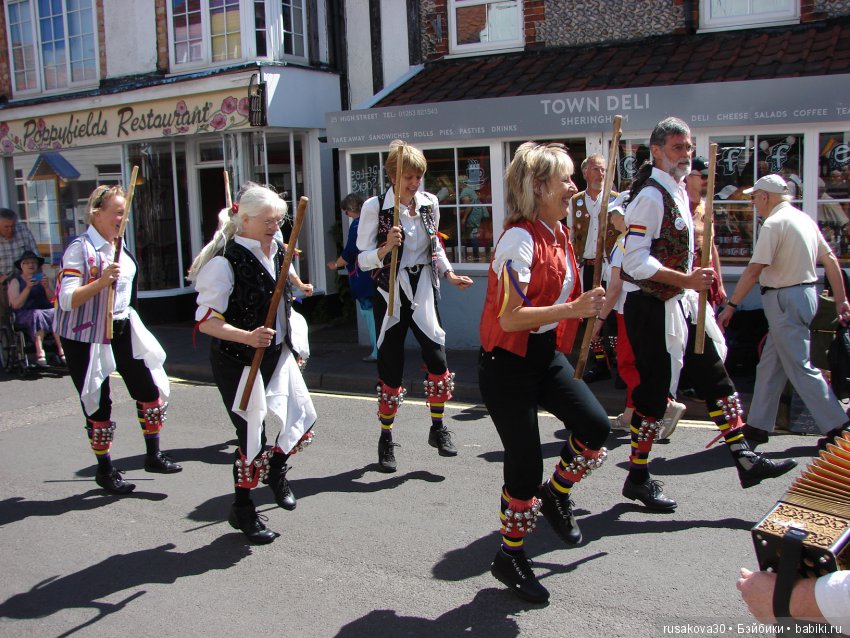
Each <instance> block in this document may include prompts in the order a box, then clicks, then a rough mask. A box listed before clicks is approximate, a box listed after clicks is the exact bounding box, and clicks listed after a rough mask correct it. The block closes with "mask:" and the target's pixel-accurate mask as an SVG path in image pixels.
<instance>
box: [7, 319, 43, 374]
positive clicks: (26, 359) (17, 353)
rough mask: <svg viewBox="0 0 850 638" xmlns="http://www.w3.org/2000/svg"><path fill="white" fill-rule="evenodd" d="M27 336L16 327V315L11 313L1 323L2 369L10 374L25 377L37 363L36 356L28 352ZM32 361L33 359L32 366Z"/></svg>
mask: <svg viewBox="0 0 850 638" xmlns="http://www.w3.org/2000/svg"><path fill="white" fill-rule="evenodd" d="M28 341H29V340H28V339H27V336H26V335H25V334H24V331H23V330H21V329H20V328H18V327H17V326H15V318H14V315H13V314H12V313H11V312H10V313H9V314H8V315H7V316H6V318H5V319H3V320H2V322H0V368H2V369H3V370H4V371H5V372H8V373H9V374H20V375H25V374H28V373H29V370H30V368H31V366H32V364H34V363H35V360H34V355H30V354H29V352H28V351H27V342H28ZM30 359H33V361H32V364H31V362H30Z"/></svg>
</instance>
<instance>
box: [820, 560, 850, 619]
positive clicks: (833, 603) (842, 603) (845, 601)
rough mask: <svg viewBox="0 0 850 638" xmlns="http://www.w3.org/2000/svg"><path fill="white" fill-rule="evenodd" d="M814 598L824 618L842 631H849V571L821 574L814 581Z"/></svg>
mask: <svg viewBox="0 0 850 638" xmlns="http://www.w3.org/2000/svg"><path fill="white" fill-rule="evenodd" d="M815 600H816V601H817V604H818V609H820V612H821V613H822V614H823V617H824V618H826V620H827V621H828V622H829V623H830V624H832V625H835V626H836V627H841V628H842V629H843V631H844V633H847V632H848V631H850V571H847V570H844V571H838V572H833V573H831V574H827V575H826V576H821V577H820V578H818V579H817V582H816V583H815Z"/></svg>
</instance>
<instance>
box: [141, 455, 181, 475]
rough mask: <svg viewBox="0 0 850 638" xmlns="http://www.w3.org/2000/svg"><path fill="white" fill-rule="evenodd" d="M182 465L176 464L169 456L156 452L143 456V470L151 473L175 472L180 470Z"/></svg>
mask: <svg viewBox="0 0 850 638" xmlns="http://www.w3.org/2000/svg"><path fill="white" fill-rule="evenodd" d="M182 471H183V466H182V465H177V463H175V462H174V461H173V460H172V459H171V457H170V456H168V455H167V454H163V453H162V452H157V453H156V454H148V455H147V456H145V472H152V473H153V474H177V472H182Z"/></svg>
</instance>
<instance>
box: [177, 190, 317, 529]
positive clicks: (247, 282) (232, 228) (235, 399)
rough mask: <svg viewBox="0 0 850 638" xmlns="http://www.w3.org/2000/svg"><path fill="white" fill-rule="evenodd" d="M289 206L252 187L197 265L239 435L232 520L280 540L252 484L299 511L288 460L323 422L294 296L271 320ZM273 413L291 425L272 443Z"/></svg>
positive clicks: (203, 316)
mask: <svg viewBox="0 0 850 638" xmlns="http://www.w3.org/2000/svg"><path fill="white" fill-rule="evenodd" d="M287 210H288V207H287V205H286V202H285V201H284V200H283V199H281V198H280V197H279V196H278V194H277V193H275V192H274V191H272V190H271V189H269V188H267V187H265V186H259V185H257V184H247V185H245V186H244V187H243V188H242V190H241V194H240V195H239V196H238V201H236V202H234V203H233V206H232V208H230V209H224V210H222V211H221V212H220V213H219V222H220V223H219V228H218V230H217V231H216V234H215V236H214V237H213V239H212V241H210V243H208V244H207V245H206V246H205V247H204V248H203V250H202V251H201V253H200V254H199V255H198V256H197V257H196V258H195V261H194V262H193V263H192V267H191V269H190V270H189V279H190V280H193V281H194V282H195V288H196V290H197V291H198V310H197V313H196V315H195V316H196V319H197V321H198V329H199V330H200V331H201V332H203V333H205V334H208V335H210V336H211V337H212V343H211V348H210V362H211V364H212V370H213V378H214V379H215V382H216V385H217V386H218V389H219V392H220V393H221V398H222V400H223V401H224V407H225V408H226V409H227V413H228V415H229V416H230V420H231V422H232V423H233V426H234V427H235V428H236V437H237V439H238V441H239V448H238V449H237V450H236V454H235V456H236V458H235V463H234V468H233V478H234V481H235V497H234V502H233V506H232V507H231V510H230V516H229V519H228V522H229V523H230V525H231V527H233V528H234V529H238V530H240V531H241V532H242V533H243V534H245V536H247V537H248V539H249V540H250V541H251V542H253V543H258V544H265V543H271V542H272V541H274V539H275V538H277V537H278V536H279V534H278V533H277V532H274V531H272V530H270V529H268V528H267V527H266V526H265V524H264V523H263V521H262V520H261V518H260V515H259V514H257V510H256V508H255V507H254V502H253V501H252V500H251V490H252V489H254V488H255V487H257V485H258V483H259V482H260V481H262V482H264V483H268V484H269V485H270V486H271V489H272V492H273V494H274V497H275V501H276V502H277V504H278V505H280V507H282V508H284V509H286V510H293V509H295V507H296V500H295V495H294V494H293V493H292V489H291V487H290V485H289V481H287V479H286V473H287V471H288V470H289V467H288V465H287V460H288V459H289V457H290V456H291V455H292V454H295V453H296V452H299V451H301V450H302V449H303V448H304V447H305V446H306V445H308V444H309V443H310V441H311V439H312V436H313V431H312V427H313V425H314V423H315V421H316V410H315V408H314V407H313V402H312V400H311V399H310V394H309V392H308V391H307V386H306V385H305V384H304V378H303V377H302V376H301V371H300V370H299V369H298V364H297V362H296V355H294V354H293V353H294V349H293V345H292V340H291V329H290V325H289V312H290V304H291V301H290V295H289V294H286V295H284V297H283V300H282V302H281V304H280V307H279V308H278V311H277V319H276V325H275V329H271V328H265V327H264V326H263V322H264V321H265V318H266V315H267V314H268V310H269V304H270V303H271V298H272V295H273V294H274V289H275V285H276V282H277V278H278V276H279V273H280V266H281V263H282V262H283V246H282V245H281V244H280V243H278V242H277V241H275V233H276V232H277V231H278V228H279V227H280V225H281V224H282V223H283V222H284V220H285V218H286V213H287ZM261 347H262V348H265V351H264V354H263V359H262V363H261V364H260V369H259V372H260V374H259V375H258V377H257V379H256V381H255V383H254V386H253V388H252V393H251V398H250V400H249V402H248V407H247V409H246V410H244V411H243V410H240V409H239V401H240V399H241V397H242V392H243V388H244V386H245V380H246V378H247V375H248V370H249V369H250V366H251V360H252V359H253V357H254V351H255V349H256V348H261ZM267 412H271V413H272V414H274V415H275V416H276V417H278V418H280V420H281V421H282V423H283V425H282V427H281V431H280V434H279V435H278V437H277V439H276V440H275V443H274V446H273V447H271V448H270V449H266V431H265V420H264V419H265V416H266V413H267Z"/></svg>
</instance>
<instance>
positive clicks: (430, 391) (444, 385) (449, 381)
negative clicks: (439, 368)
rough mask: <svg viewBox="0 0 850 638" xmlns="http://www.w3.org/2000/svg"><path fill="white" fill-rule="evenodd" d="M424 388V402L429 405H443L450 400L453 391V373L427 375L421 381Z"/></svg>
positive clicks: (447, 371)
mask: <svg viewBox="0 0 850 638" xmlns="http://www.w3.org/2000/svg"><path fill="white" fill-rule="evenodd" d="M423 384H424V386H425V401H426V402H427V403H428V404H431V403H445V402H446V401H448V400H449V399H451V398H452V392H454V389H455V373H454V372H451V371H449V370H446V371H445V372H444V373H443V374H431V373H430V372H429V373H428V378H426V379H425V381H423Z"/></svg>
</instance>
